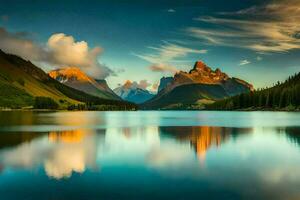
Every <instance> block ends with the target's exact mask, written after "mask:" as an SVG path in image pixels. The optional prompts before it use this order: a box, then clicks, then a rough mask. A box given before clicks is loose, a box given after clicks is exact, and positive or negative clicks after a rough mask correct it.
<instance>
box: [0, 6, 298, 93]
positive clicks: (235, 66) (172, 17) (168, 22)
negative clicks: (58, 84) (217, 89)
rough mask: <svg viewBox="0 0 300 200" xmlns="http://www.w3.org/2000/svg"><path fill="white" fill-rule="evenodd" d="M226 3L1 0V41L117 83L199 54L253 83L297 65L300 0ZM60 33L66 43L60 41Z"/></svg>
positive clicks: (43, 60) (165, 72)
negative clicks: (75, 66) (78, 50)
mask: <svg viewBox="0 0 300 200" xmlns="http://www.w3.org/2000/svg"><path fill="white" fill-rule="evenodd" d="M224 2H225V1H221V0H215V1H209V0H197V1H196V0H195V1H193V0H190V1H188V0H185V1H176V0H162V1H146V0H140V1H138V0H131V1H129V0H98V1H56V0H53V1H37V0H35V1H29V0H28V1H24V0H22V1H21V0H19V1H16V0H11V1H9V2H8V1H1V2H0V3H1V6H0V16H1V18H0V27H1V28H2V34H1V31H0V48H2V49H4V50H6V51H9V52H10V53H16V54H21V56H23V57H25V58H27V59H30V60H33V61H34V62H36V63H37V64H38V65H39V66H40V67H42V68H44V69H45V70H49V69H52V68H57V67H61V66H64V65H78V67H82V68H83V69H84V70H85V71H87V72H90V74H91V75H94V76H96V77H98V78H106V79H107V80H108V83H109V85H110V86H111V87H112V88H114V87H116V86H117V85H118V84H119V83H124V82H125V81H126V80H131V81H137V82H138V81H140V80H147V81H148V82H149V87H148V89H153V88H152V86H153V84H156V83H158V82H159V79H160V78H161V77H162V76H169V75H172V74H173V73H174V72H175V71H177V70H184V71H187V70H189V69H190V68H191V67H192V66H193V64H194V62H195V61H197V60H203V61H204V62H205V63H206V64H207V65H208V66H210V67H212V68H217V67H218V68H220V69H221V70H222V71H224V72H226V73H228V74H229V75H230V76H235V77H239V78H242V79H244V80H246V81H248V82H250V83H252V84H253V85H254V86H255V87H256V88H258V87H265V86H270V85H272V83H274V82H277V80H284V79H285V78H287V77H288V76H289V75H291V74H293V73H295V72H299V71H300V66H299V60H300V25H298V24H299V23H298V22H299V20H300V10H298V9H297V8H299V7H300V3H299V1H297V0H295V1H293V0H289V1H285V0H276V1H254V0H252V1H250V0H243V1H240V0H229V1H226V3H224ZM59 33H62V34H60V35H58V34H59ZM52 36H56V37H52ZM58 36H59V37H58ZM51 37H52V40H51V43H50V38H51ZM70 37H72V39H71V40H70ZM1 38H2V39H1ZM57 38H59V39H60V40H61V41H66V42H67V43H64V46H63V47H61V46H59V45H61V43H58V42H57V40H54V39H57ZM1 40H2V45H1ZM81 41H84V42H85V44H82V43H79V42H81ZM28 43H29V44H30V45H31V47H30V48H29V49H28ZM26 44H27V46H26ZM67 44H68V45H69V46H70V48H69V46H67ZM74 44H76V45H74ZM30 45H29V46H30ZM85 45H86V46H85ZM16 46H18V49H16ZM23 46H24V50H22V48H23ZM26 48H27V49H26ZM77 48H79V49H81V50H82V51H81V53H82V54H80V55H78V56H77V55H76V52H77ZM62 49H67V50H70V51H68V52H70V54H71V53H73V52H74V53H73V54H72V55H63V54H64V52H63V51H60V50H62ZM31 51H32V52H31ZM28 52H31V53H30V54H29V53H28ZM40 52H42V53H40ZM49 52H50V53H51V56H45V55H46V54H47V55H48V54H49ZM34 54H38V55H39V56H32V55H34ZM68 56H69V57H68ZM49 57H51V59H50V58H49ZM77 58H78V59H77ZM79 58H80V59H79ZM73 60H76V61H73ZM90 60H91V62H90ZM96 71H97V73H96Z"/></svg>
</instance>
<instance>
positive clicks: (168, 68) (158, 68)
mask: <svg viewBox="0 0 300 200" xmlns="http://www.w3.org/2000/svg"><path fill="white" fill-rule="evenodd" d="M149 68H150V70H151V71H153V72H171V73H176V72H177V71H178V69H176V67H174V66H172V65H168V64H153V65H151V66H150V67H149Z"/></svg>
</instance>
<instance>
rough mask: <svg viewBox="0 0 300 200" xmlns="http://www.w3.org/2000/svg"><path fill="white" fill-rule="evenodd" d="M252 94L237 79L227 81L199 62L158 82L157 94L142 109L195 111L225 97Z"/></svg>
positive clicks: (219, 71) (217, 70)
mask: <svg viewBox="0 0 300 200" xmlns="http://www.w3.org/2000/svg"><path fill="white" fill-rule="evenodd" d="M252 90H253V86H252V85H251V84H249V83H247V82H245V81H243V80H241V79H238V78H230V77H229V76H228V75H227V74H225V73H223V72H222V71H221V70H220V69H216V70H212V69H211V68H210V67H208V66H207V65H206V64H204V63H203V62H201V61H198V62H196V63H195V65H194V67H193V69H192V70H190V71H189V72H183V71H180V72H178V73H176V74H175V75H174V77H167V78H165V77H164V78H162V79H161V81H160V86H159V90H158V91H159V92H158V94H157V95H156V96H155V97H154V98H152V99H150V100H149V101H147V102H145V103H144V104H143V105H142V108H144V109H198V108H203V106H204V105H205V104H208V103H212V102H214V101H216V100H220V99H223V98H226V97H230V96H234V95H237V94H240V93H244V92H249V91H252Z"/></svg>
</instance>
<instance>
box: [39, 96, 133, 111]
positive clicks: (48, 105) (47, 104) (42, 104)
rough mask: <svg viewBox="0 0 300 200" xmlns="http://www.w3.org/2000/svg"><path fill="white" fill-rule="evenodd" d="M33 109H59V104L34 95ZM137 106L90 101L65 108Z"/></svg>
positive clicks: (50, 99)
mask: <svg viewBox="0 0 300 200" xmlns="http://www.w3.org/2000/svg"><path fill="white" fill-rule="evenodd" d="M59 103H66V101H65V100H60V101H59ZM33 107H34V108H35V109H50V110H56V109H61V108H60V106H59V104H58V103H57V102H56V101H54V100H53V99H52V98H50V97H35V99H34V106H33ZM136 109H137V108H136V107H135V106H132V105H127V104H120V105H109V104H94V103H91V102H87V103H79V104H70V105H68V106H67V110H98V111H106V110H136Z"/></svg>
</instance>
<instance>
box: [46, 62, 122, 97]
mask: <svg viewBox="0 0 300 200" xmlns="http://www.w3.org/2000/svg"><path fill="white" fill-rule="evenodd" d="M48 74H49V76H50V77H52V78H53V79H56V80H57V81H59V82H60V83H63V84H65V85H67V86H69V87H72V88H75V89H77V90H80V91H83V92H85V93H88V94H91V95H94V96H97V97H100V98H104V99H114V100H120V99H121V98H119V97H118V96H117V95H116V94H115V93H114V92H113V91H112V90H111V89H110V88H109V87H108V85H107V83H106V81H105V80H95V79H93V78H92V77H89V76H87V75H86V74H85V73H84V72H82V71H81V70H80V69H79V68H78V67H66V68H62V69H56V70H52V71H50V72H49V73H48Z"/></svg>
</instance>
